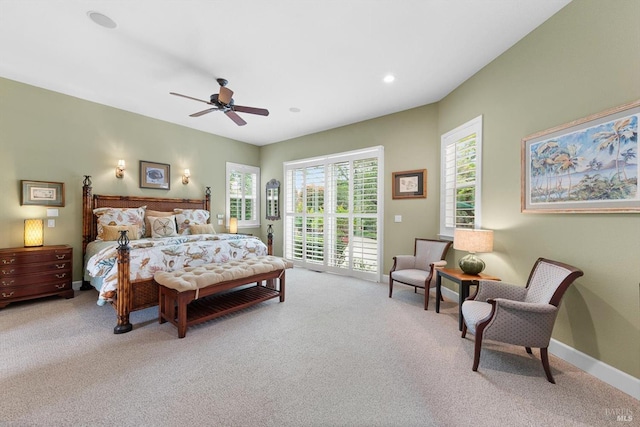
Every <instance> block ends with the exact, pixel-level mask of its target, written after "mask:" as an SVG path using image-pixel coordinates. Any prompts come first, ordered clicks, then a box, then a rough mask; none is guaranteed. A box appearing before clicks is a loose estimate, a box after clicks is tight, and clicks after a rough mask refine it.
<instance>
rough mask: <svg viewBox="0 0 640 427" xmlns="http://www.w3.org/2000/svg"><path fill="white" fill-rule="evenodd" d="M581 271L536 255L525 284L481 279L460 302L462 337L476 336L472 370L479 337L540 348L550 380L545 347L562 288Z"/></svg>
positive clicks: (480, 342) (562, 292) (475, 359)
mask: <svg viewBox="0 0 640 427" xmlns="http://www.w3.org/2000/svg"><path fill="white" fill-rule="evenodd" d="M582 274H583V273H582V271H581V270H579V269H577V268H575V267H572V266H570V265H567V264H563V263H561V262H557V261H551V260H548V259H544V258H538V260H537V261H536V263H535V265H534V266H533V269H532V270H531V274H530V275H529V280H527V285H526V286H525V287H522V286H517V285H512V284H508V283H504V282H491V281H480V283H479V285H478V291H477V292H476V295H474V296H473V297H470V298H468V299H467V301H465V302H464V303H462V315H463V317H464V324H463V326H462V338H464V337H465V336H466V334H467V331H469V332H471V333H472V334H474V335H475V337H476V341H475V352H474V357H473V370H474V371H477V370H478V364H479V363H480V350H481V347H482V340H485V339H490V340H494V341H500V342H504V343H508V344H513V345H521V346H524V347H525V349H526V350H527V353H529V354H532V353H531V347H535V348H539V349H540V358H541V359H542V366H543V368H544V372H545V373H546V374H547V379H548V380H549V382H551V383H554V384H555V381H554V379H553V376H552V375H551V369H550V368H549V355H548V353H547V348H548V347H549V341H550V340H551V332H552V331H553V325H554V323H555V320H556V315H557V314H558V306H559V305H560V300H561V299H562V296H563V295H564V293H565V291H566V290H567V288H568V287H569V285H571V283H573V281H574V280H575V279H576V278H578V277H580V276H582Z"/></svg>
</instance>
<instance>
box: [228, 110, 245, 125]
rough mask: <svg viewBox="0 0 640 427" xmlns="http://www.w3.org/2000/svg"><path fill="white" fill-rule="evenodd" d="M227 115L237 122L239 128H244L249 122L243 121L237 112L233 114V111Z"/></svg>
mask: <svg viewBox="0 0 640 427" xmlns="http://www.w3.org/2000/svg"><path fill="white" fill-rule="evenodd" d="M225 114H226V115H227V117H229V118H230V119H231V120H233V121H234V122H235V124H237V125H238V126H244V125H246V124H247V122H245V121H244V120H242V117H240V116H239V115H237V114H236V113H235V112H233V111H231V110H229V111H225Z"/></svg>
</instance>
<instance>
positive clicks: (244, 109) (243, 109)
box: [233, 105, 269, 116]
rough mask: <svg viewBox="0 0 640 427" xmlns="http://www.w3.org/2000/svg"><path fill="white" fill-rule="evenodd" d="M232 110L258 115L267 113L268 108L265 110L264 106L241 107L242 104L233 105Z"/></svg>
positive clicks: (266, 114)
mask: <svg viewBox="0 0 640 427" xmlns="http://www.w3.org/2000/svg"><path fill="white" fill-rule="evenodd" d="M233 111H239V112H241V113H249V114H257V115H259V116H268V115H269V110H267V109H266V108H255V107H243V106H242V105H234V106H233Z"/></svg>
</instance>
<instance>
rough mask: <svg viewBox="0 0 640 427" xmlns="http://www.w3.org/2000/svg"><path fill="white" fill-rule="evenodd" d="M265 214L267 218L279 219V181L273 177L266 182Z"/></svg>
mask: <svg viewBox="0 0 640 427" xmlns="http://www.w3.org/2000/svg"><path fill="white" fill-rule="evenodd" d="M266 200H267V216H266V218H267V219H268V220H275V219H280V181H277V180H276V179H275V178H274V179H272V180H271V181H269V182H267V199H266Z"/></svg>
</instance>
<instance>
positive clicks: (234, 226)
mask: <svg viewBox="0 0 640 427" xmlns="http://www.w3.org/2000/svg"><path fill="white" fill-rule="evenodd" d="M237 232H238V218H234V217H231V218H229V233H231V234H236V233H237Z"/></svg>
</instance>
